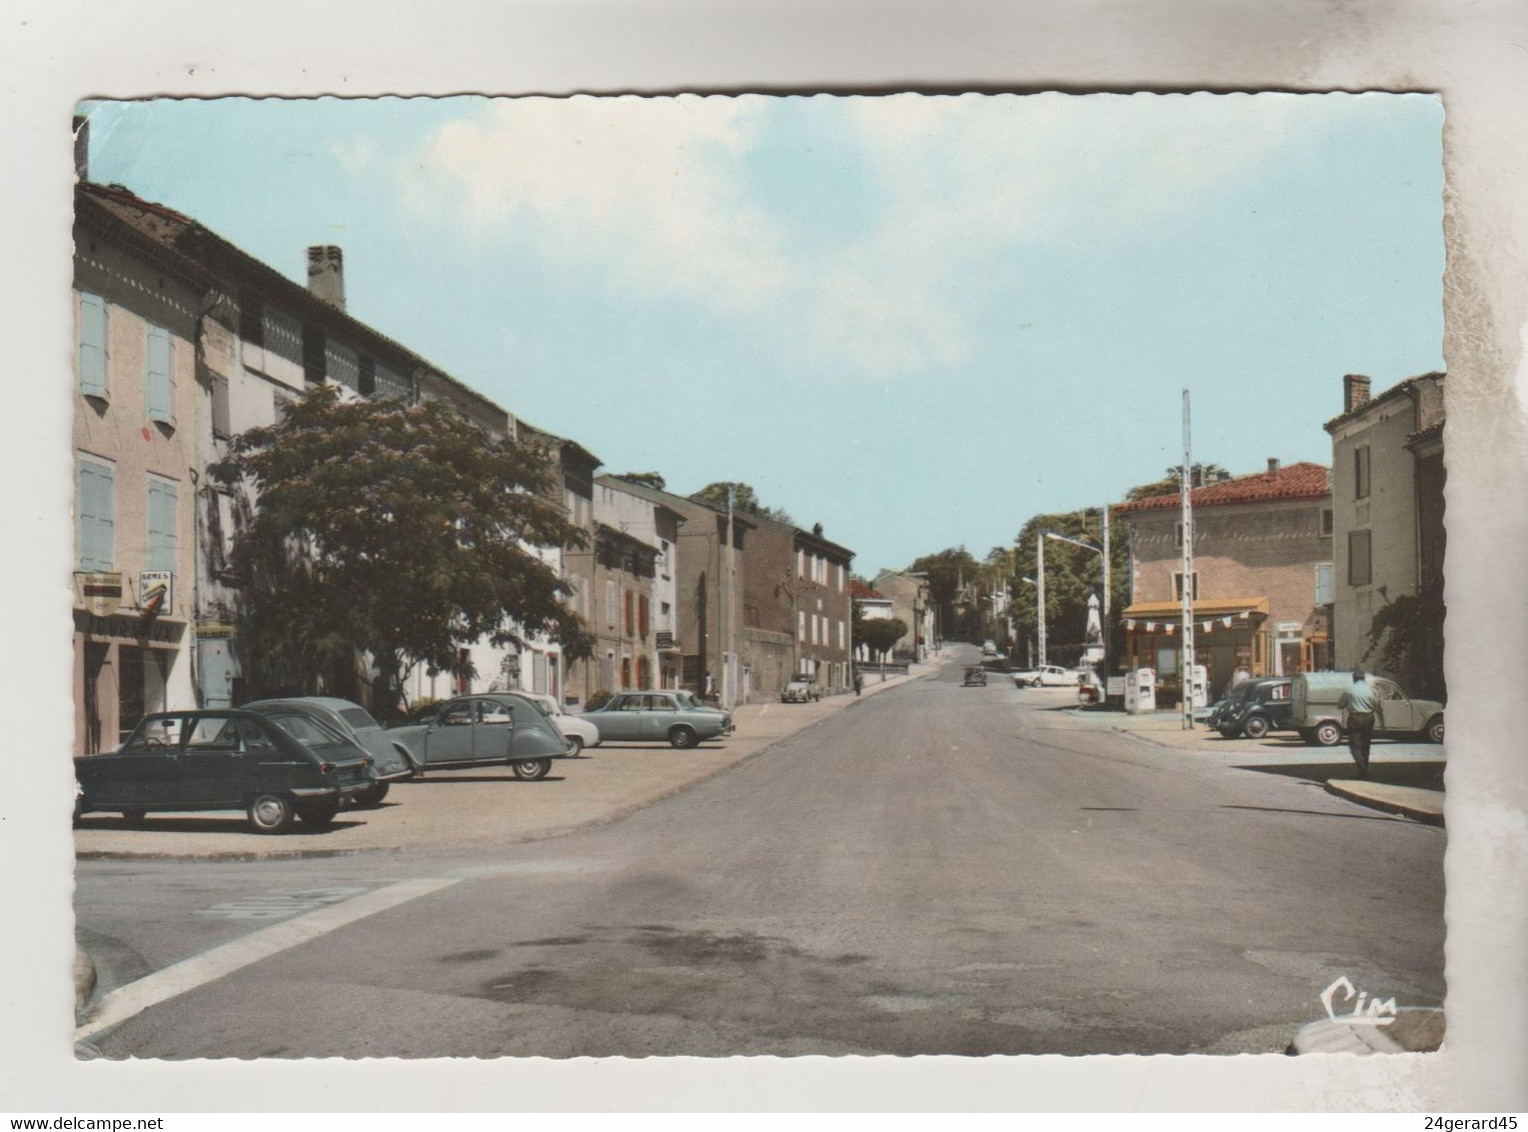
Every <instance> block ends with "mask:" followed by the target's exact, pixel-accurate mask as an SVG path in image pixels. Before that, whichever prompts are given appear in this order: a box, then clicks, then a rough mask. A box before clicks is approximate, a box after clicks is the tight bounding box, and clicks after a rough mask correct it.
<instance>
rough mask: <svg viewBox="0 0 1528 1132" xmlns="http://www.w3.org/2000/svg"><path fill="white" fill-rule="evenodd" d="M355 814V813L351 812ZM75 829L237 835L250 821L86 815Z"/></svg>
mask: <svg viewBox="0 0 1528 1132" xmlns="http://www.w3.org/2000/svg"><path fill="white" fill-rule="evenodd" d="M350 812H354V811H350ZM365 824H366V823H365V822H364V821H354V820H346V819H344V818H336V819H335V820H334V821H332V822H330V823H329V824H328V825H324V826H320V827H319V828H318V829H314V828H313V827H312V826H311V825H304V824H303V823H302V822H301V821H298V822H296V823H295V824H293V825H292V827H291V828H290V829H288V830H287V831H286V832H285V833H283V834H281V835H280V836H281V837H282V838H283V839H285V838H288V837H292V836H294V835H304V834H305V835H307V836H308V837H323V836H324V835H325V834H329V833H339V832H341V831H342V830H346V829H354V828H355V827H356V826H360V825H365ZM75 828H76V829H109V830H124V829H127V830H135V831H137V832H140V833H146V834H152V833H240V834H247V833H249V832H250V828H249V820H248V819H247V818H245V816H244V815H243V814H236V813H235V812H234V811H232V810H230V811H229V814H228V816H227V817H226V818H208V817H195V818H177V817H165V816H163V815H158V814H149V815H148V816H146V817H145V818H144V819H143V820H142V821H141V822H138V823H136V824H133V823H131V822H126V821H123V820H122V819H121V818H119V817H108V816H106V815H104V814H87V815H86V816H85V817H82V818H80V819H79V821H77V822H76V823H75Z"/></svg>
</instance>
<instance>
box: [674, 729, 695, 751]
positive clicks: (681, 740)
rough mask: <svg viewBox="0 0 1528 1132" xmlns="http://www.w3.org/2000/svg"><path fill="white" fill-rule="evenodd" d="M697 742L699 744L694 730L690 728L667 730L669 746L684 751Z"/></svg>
mask: <svg viewBox="0 0 1528 1132" xmlns="http://www.w3.org/2000/svg"><path fill="white" fill-rule="evenodd" d="M698 742H700V738H699V737H698V736H697V735H696V734H695V729H694V728H692V727H684V726H680V727H673V728H670V729H669V745H670V746H673V747H678V748H679V749H680V750H684V749H686V748H688V747H693V746H695V744H696V743H698Z"/></svg>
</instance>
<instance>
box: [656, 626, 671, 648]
mask: <svg viewBox="0 0 1528 1132" xmlns="http://www.w3.org/2000/svg"><path fill="white" fill-rule="evenodd" d="M656 636H657V644H658V651H659V652H671V651H672V650H673V648H674V634H673V633H670V632H668V631H666V630H662V629H660V630H659V631H658V632H657V634H656Z"/></svg>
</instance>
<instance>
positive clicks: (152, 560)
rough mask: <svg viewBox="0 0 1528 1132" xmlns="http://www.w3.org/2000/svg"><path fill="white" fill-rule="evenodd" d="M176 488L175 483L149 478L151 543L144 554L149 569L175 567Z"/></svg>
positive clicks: (171, 568)
mask: <svg viewBox="0 0 1528 1132" xmlns="http://www.w3.org/2000/svg"><path fill="white" fill-rule="evenodd" d="M175 504H176V490H175V485H174V484H173V483H165V482H163V481H162V480H149V545H148V553H147V554H146V555H145V556H144V561H145V563H146V568H147V569H149V570H170V571H174V569H175V550H176V542H177V540H176V523H175V510H176V507H175Z"/></svg>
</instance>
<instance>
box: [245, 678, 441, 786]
mask: <svg viewBox="0 0 1528 1132" xmlns="http://www.w3.org/2000/svg"><path fill="white" fill-rule="evenodd" d="M241 710H243V711H253V712H258V713H260V714H261V715H268V716H270V717H271V718H273V719H275V720H276V722H277V723H278V724H279V725H280V726H281V727H282V728H284V729H285V730H286V731H287V732H288V733H291V732H292V731H293V723H292V720H294V719H296V718H298V717H306V718H309V719H316V720H318V721H319V722H321V723H324V724H326V725H328V726H329V727H332V728H333V729H334V730H336V731H338V732H339V733H340V734H341V735H343V736H345V737H346V738H347V739H349V740H351V741H352V742H353V743H355V744H356V745H357V746H358V747H360V748H361V749H362V750H364V751H365V752H366V753H367V754H368V755H370V756H371V772H372V777H373V778H374V779H375V780H376V781H374V782H373V783H372V784H371V786H370V787H368V788H367V789H366V790H364V791H362V792H361V793H360V794H358V795H356V797H355V805H357V806H361V807H366V808H370V807H373V806H379V805H381V804H382V799H383V798H385V797H387V789H388V787H389V786H390V785H391V784H392V783H394V782H398V781H400V780H402V779H405V778H412V777H413V776H414V764H413V763H411V762H410V761H409V760H408V756H407V754H406V753H405V752H403V751H401V750H399V748H397V747H395V746H393V743H392V740H391V739H389V738H388V733H387V732H386V731H385V730H383V728H382V725H381V724H380V723H378V722H377V721H376V720H375V719H373V718H372V717H371V713H370V712H368V711H367V710H366V709H365V708H363V707H362V706H361V705H360V704H357V703H352V702H351V701H349V700H341V699H337V698H336V697H334V696H291V697H288V698H287V699H284V700H255V701H254V702H253V703H248V704H244V705H243V707H242V709H241ZM296 738H298V739H299V740H301V738H302V737H301V736H300V735H299V736H296Z"/></svg>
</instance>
